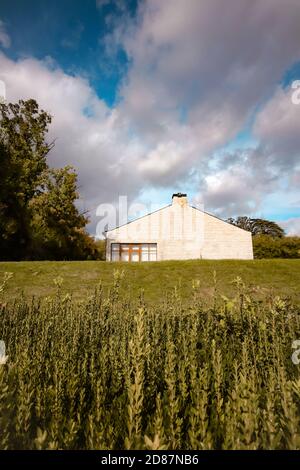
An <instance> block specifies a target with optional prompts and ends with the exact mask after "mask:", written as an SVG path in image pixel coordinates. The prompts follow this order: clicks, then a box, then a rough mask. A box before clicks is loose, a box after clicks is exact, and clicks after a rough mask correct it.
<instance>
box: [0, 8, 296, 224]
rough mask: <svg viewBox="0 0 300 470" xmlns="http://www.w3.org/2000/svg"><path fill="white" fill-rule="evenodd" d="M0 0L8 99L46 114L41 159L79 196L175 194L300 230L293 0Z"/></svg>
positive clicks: (85, 203) (88, 200) (2, 74)
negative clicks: (45, 148)
mask: <svg viewBox="0 0 300 470" xmlns="http://www.w3.org/2000/svg"><path fill="white" fill-rule="evenodd" d="M223 5H224V3H223V1H222V0H209V1H208V0H204V1H203V2H199V1H198V0H185V1H184V2H183V1H182V0H164V1H163V2H162V1H159V0H140V1H138V0H127V1H122V0H115V1H109V0H97V1H96V0H86V1H84V2H83V1H71V0H61V1H49V0H30V1H28V2H27V1H24V0H15V1H14V2H11V1H8V0H1V10H0V80H2V81H3V82H4V83H5V85H6V94H7V99H8V100H9V101H14V100H17V99H20V98H29V97H34V98H36V99H37V100H38V102H39V103H40V104H41V106H42V107H44V108H45V109H47V110H49V112H51V114H52V115H53V123H52V125H51V129H50V137H53V138H55V139H56V142H57V143H56V146H55V149H54V151H53V152H52V155H51V156H50V163H51V164H53V165H56V166H63V165H65V164H72V165H73V166H75V168H76V169H77V171H78V175H79V184H80V193H81V199H80V203H79V204H80V207H82V208H84V209H87V210H89V211H90V217H91V224H90V230H91V232H92V233H94V231H95V226H96V223H97V217H96V213H95V211H96V208H97V206H98V205H99V204H101V203H107V204H109V203H113V204H116V203H117V201H118V197H119V195H127V196H128V198H129V201H135V202H136V201H139V202H142V203H144V204H146V206H147V208H149V209H152V208H153V207H154V206H155V207H157V206H163V205H166V204H169V203H170V198H171V195H172V192H177V191H181V192H186V193H188V196H189V199H190V200H191V202H192V203H197V202H199V203H201V204H203V206H204V208H205V209H206V210H207V211H209V212H212V213H215V214H216V215H219V216H221V217H224V218H227V217H230V216H237V215H250V216H264V217H266V218H270V219H273V220H277V221H279V222H280V223H281V224H282V225H283V226H284V228H285V229H286V231H287V232H288V233H300V194H299V186H300V164H299V148H300V137H299V136H300V119H299V117H300V105H297V104H293V103H292V99H291V97H292V93H293V90H292V88H291V85H292V83H293V82H294V81H295V80H300V49H299V41H300V29H299V20H300V4H299V1H298V0H287V1H286V2H285V3H284V4H283V2H282V1H281V0H264V2H249V1H248V0H228V10H227V11H226V12H224V11H223V12H222V8H223Z"/></svg>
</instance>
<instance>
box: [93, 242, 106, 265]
mask: <svg viewBox="0 0 300 470" xmlns="http://www.w3.org/2000/svg"><path fill="white" fill-rule="evenodd" d="M95 245H96V248H97V253H98V257H97V258H98V259H99V260H101V261H105V259H106V241H105V240H96V242H95Z"/></svg>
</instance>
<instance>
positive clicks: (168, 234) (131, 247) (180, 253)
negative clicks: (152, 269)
mask: <svg viewBox="0 0 300 470" xmlns="http://www.w3.org/2000/svg"><path fill="white" fill-rule="evenodd" d="M201 258H202V259H253V249H252V236H251V233H250V232H248V231H246V230H243V229H241V228H238V227H236V226H234V225H231V224H229V223H227V222H224V221H223V220H221V219H219V218H218V217H215V216H213V215H211V214H208V213H207V212H205V211H203V210H201V209H198V208H196V207H193V206H190V205H189V204H188V201H187V197H186V194H181V193H177V194H173V196H172V204H170V205H168V206H166V207H163V208H162V209H159V210H157V211H155V212H152V213H150V214H147V215H145V216H142V217H139V218H138V219H136V220H133V221H131V222H129V223H127V224H124V225H121V226H120V227H117V228H115V229H113V230H108V231H107V232H106V260H107V261H161V260H180V259H181V260H184V259H201Z"/></svg>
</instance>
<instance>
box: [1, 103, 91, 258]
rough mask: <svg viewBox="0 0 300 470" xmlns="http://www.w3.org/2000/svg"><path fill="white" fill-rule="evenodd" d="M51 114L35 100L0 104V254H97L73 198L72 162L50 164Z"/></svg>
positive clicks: (4, 256) (89, 256) (62, 255)
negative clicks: (47, 136) (60, 166)
mask: <svg viewBox="0 0 300 470" xmlns="http://www.w3.org/2000/svg"><path fill="white" fill-rule="evenodd" d="M50 123H51V116H50V115H49V114H48V113H46V112H45V111H43V110H40V109H39V107H38V104H37V103H36V101H34V100H32V99H31V100H28V101H23V100H20V101H19V102H18V103H16V104H12V103H10V104H0V259H2V260H10V259H11V260H20V259H87V258H95V257H96V254H97V250H96V247H95V245H94V242H93V240H92V239H91V237H89V236H88V234H87V233H86V232H85V225H86V223H87V218H86V217H85V216H84V215H82V214H80V213H79V212H78V209H77V208H76V206H75V201H76V199H77V198H78V193H77V175H76V173H75V172H74V170H73V169H72V168H71V167H68V166H67V167H65V168H61V169H50V168H49V166H48V164H47V156H48V154H49V152H50V150H51V149H52V148H53V145H54V143H50V144H48V143H47V142H46V134H47V131H48V126H49V124H50Z"/></svg>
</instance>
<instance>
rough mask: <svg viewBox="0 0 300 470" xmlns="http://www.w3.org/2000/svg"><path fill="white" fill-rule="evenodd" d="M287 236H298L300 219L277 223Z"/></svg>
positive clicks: (299, 233)
mask: <svg viewBox="0 0 300 470" xmlns="http://www.w3.org/2000/svg"><path fill="white" fill-rule="evenodd" d="M278 223H279V225H280V226H281V227H282V228H283V229H284V230H285V232H286V234H287V235H289V236H297V237H299V236H300V217H294V218H291V219H287V220H282V221H280V222H278Z"/></svg>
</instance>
